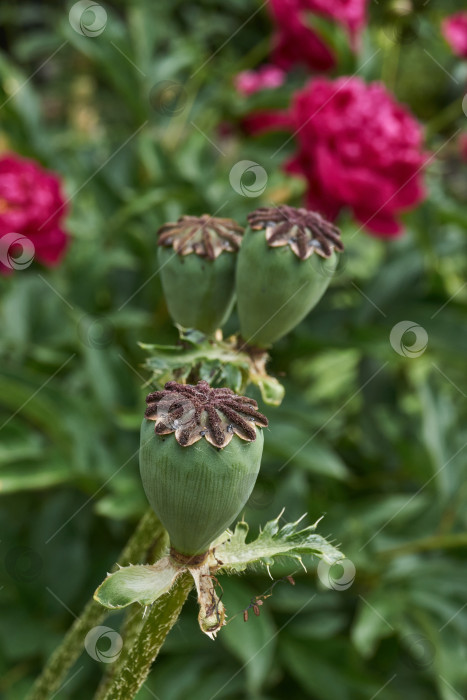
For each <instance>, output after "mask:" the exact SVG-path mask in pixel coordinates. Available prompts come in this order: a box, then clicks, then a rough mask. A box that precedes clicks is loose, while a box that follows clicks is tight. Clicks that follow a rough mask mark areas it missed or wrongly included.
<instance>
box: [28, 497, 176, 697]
mask: <svg viewBox="0 0 467 700" xmlns="http://www.w3.org/2000/svg"><path fill="white" fill-rule="evenodd" d="M164 533H165V531H164V529H163V528H162V525H161V524H160V522H159V521H158V519H157V518H156V516H155V514H154V513H153V511H152V510H148V511H147V512H146V513H145V515H143V517H142V519H141V520H140V522H139V524H138V526H137V528H136V530H135V532H134V533H133V535H132V536H131V537H130V539H129V540H128V542H127V544H126V546H125V548H124V549H123V551H122V552H121V554H120V556H119V557H118V563H119V564H120V565H121V566H128V564H136V563H144V562H145V561H146V556H147V553H148V550H150V549H151V548H152V546H153V543H154V541H155V540H159V539H161V538H163V536H164ZM114 568H115V567H114ZM107 614H108V610H106V609H105V608H103V607H102V605H100V604H99V603H97V602H96V601H94V600H90V601H89V602H88V603H87V605H86V606H85V608H84V610H83V612H82V613H81V615H80V616H79V617H78V618H77V619H76V620H75V622H74V623H73V625H72V626H71V628H70V629H69V630H68V632H67V634H66V635H65V638H64V639H63V642H62V643H61V644H60V646H59V647H58V648H57V649H56V650H55V651H54V653H53V654H52V656H51V657H50V659H49V661H48V662H47V664H46V666H45V667H44V670H43V671H42V673H41V675H40V676H39V678H38V679H37V680H36V682H35V684H34V686H33V687H32V689H31V691H30V693H29V695H28V700H47V698H50V696H51V695H53V694H54V693H55V692H56V691H57V689H58V688H59V687H60V685H61V683H62V681H63V680H64V678H65V676H66V674H67V672H68V670H69V669H70V667H71V666H72V665H73V664H74V662H75V661H76V659H77V658H78V657H79V656H80V654H81V653H82V651H83V649H84V639H85V637H86V635H87V633H88V632H89V630H91V629H92V628H93V627H95V626H96V625H99V624H101V622H102V620H104V618H105V617H106V616H107Z"/></svg>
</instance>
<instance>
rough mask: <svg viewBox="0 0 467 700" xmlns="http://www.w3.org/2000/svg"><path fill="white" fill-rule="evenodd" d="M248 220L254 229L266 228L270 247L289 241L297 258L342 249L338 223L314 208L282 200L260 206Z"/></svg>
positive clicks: (322, 254)
mask: <svg viewBox="0 0 467 700" xmlns="http://www.w3.org/2000/svg"><path fill="white" fill-rule="evenodd" d="M248 223H249V224H250V227H251V229H252V230H253V231H258V230H264V229H265V230H266V240H267V242H268V245H269V246H270V247H271V248H276V247H279V246H285V245H288V246H290V248H291V249H292V250H293V252H294V253H295V255H296V256H297V257H298V258H300V260H306V259H307V258H309V257H310V255H312V254H313V253H316V254H317V255H320V256H321V257H323V258H330V257H331V255H332V252H333V250H337V251H339V252H342V251H343V250H344V245H343V243H342V241H341V237H340V231H339V229H338V228H337V226H334V224H332V223H331V222H330V221H327V220H326V219H324V218H323V217H322V216H321V215H320V214H318V212H316V211H308V209H303V208H300V209H296V208H295V207H289V206H287V205H285V204H281V205H280V206H278V207H262V208H260V209H256V210H255V211H253V212H251V214H249V215H248Z"/></svg>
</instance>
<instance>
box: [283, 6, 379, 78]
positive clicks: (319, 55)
mask: <svg viewBox="0 0 467 700" xmlns="http://www.w3.org/2000/svg"><path fill="white" fill-rule="evenodd" d="M366 3H367V0H270V3H269V4H270V8H271V13H272V17H273V20H274V23H275V24H276V25H277V33H276V36H275V38H274V49H273V60H274V63H276V65H278V66H280V67H281V68H284V69H285V70H288V69H289V68H290V67H291V66H293V65H294V64H296V63H302V64H305V65H306V66H308V68H311V69H312V70H328V69H329V68H332V67H333V66H334V65H335V58H334V55H333V53H332V51H331V49H330V48H329V47H328V46H327V45H326V43H325V42H324V41H323V40H322V39H321V38H320V37H319V36H318V34H317V33H316V32H315V31H314V30H313V29H311V27H310V26H309V24H308V23H307V14H308V13H315V14H318V15H322V16H323V17H326V18H328V19H332V20H335V21H336V22H339V23H340V24H342V25H343V26H344V27H345V29H347V31H348V33H349V37H350V43H351V46H352V48H353V49H354V50H355V49H356V48H357V45H358V35H359V32H360V31H361V29H362V28H363V26H364V25H365V21H366V16H365V13H366Z"/></svg>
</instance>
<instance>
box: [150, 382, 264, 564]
mask: <svg viewBox="0 0 467 700" xmlns="http://www.w3.org/2000/svg"><path fill="white" fill-rule="evenodd" d="M146 401H147V404H148V406H147V409H146V412H145V418H144V419H143V424H142V426H141V447H140V472H141V479H142V482H143V487H144V490H145V493H146V496H147V499H148V501H149V503H150V504H151V506H152V508H153V510H154V512H155V513H156V515H157V516H158V518H159V519H160V520H161V522H162V524H163V525H164V527H165V528H166V530H167V531H168V533H169V537H170V543H171V546H172V555H173V556H175V557H176V556H177V555H178V554H181V555H183V556H184V557H190V558H192V557H194V556H196V555H204V553H205V552H206V551H207V550H208V548H209V545H210V544H211V543H212V542H213V541H214V540H215V539H216V537H218V536H219V535H220V534H222V532H223V531H224V530H225V529H226V528H227V527H228V526H229V525H230V524H231V523H232V521H233V519H234V518H235V517H236V516H237V515H238V514H239V512H240V511H241V509H242V508H243V506H244V505H245V503H246V502H247V500H248V498H249V497H250V494H251V492H252V490H253V487H254V485H255V482H256V478H257V476H258V472H259V467H260V463H261V455H262V452H263V435H262V431H261V429H260V428H264V427H266V426H267V424H268V421H267V418H265V416H263V415H262V414H261V413H259V411H258V407H257V404H256V401H254V400H253V399H250V398H247V397H245V396H238V395H237V394H235V393H234V392H233V391H232V390H231V389H212V388H211V387H210V386H209V384H208V383H207V382H205V381H201V382H199V383H198V384H197V385H196V386H193V385H190V384H177V383H176V382H168V383H167V384H166V385H165V388H164V390H163V391H156V392H154V393H152V394H149V395H148V397H147V398H146ZM257 426H259V427H260V428H258V427H257Z"/></svg>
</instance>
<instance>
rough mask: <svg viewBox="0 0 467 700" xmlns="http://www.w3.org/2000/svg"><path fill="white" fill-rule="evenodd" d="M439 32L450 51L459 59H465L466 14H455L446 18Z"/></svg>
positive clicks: (466, 44) (466, 54)
mask: <svg viewBox="0 0 467 700" xmlns="http://www.w3.org/2000/svg"><path fill="white" fill-rule="evenodd" d="M441 31H442V33H443V36H444V38H445V39H446V41H447V42H448V43H449V45H450V47H451V49H452V51H453V52H454V53H455V54H457V55H458V56H460V57H461V58H467V12H466V11H463V12H456V13H455V14H454V15H451V16H450V17H446V19H445V20H443V22H442V24H441Z"/></svg>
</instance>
